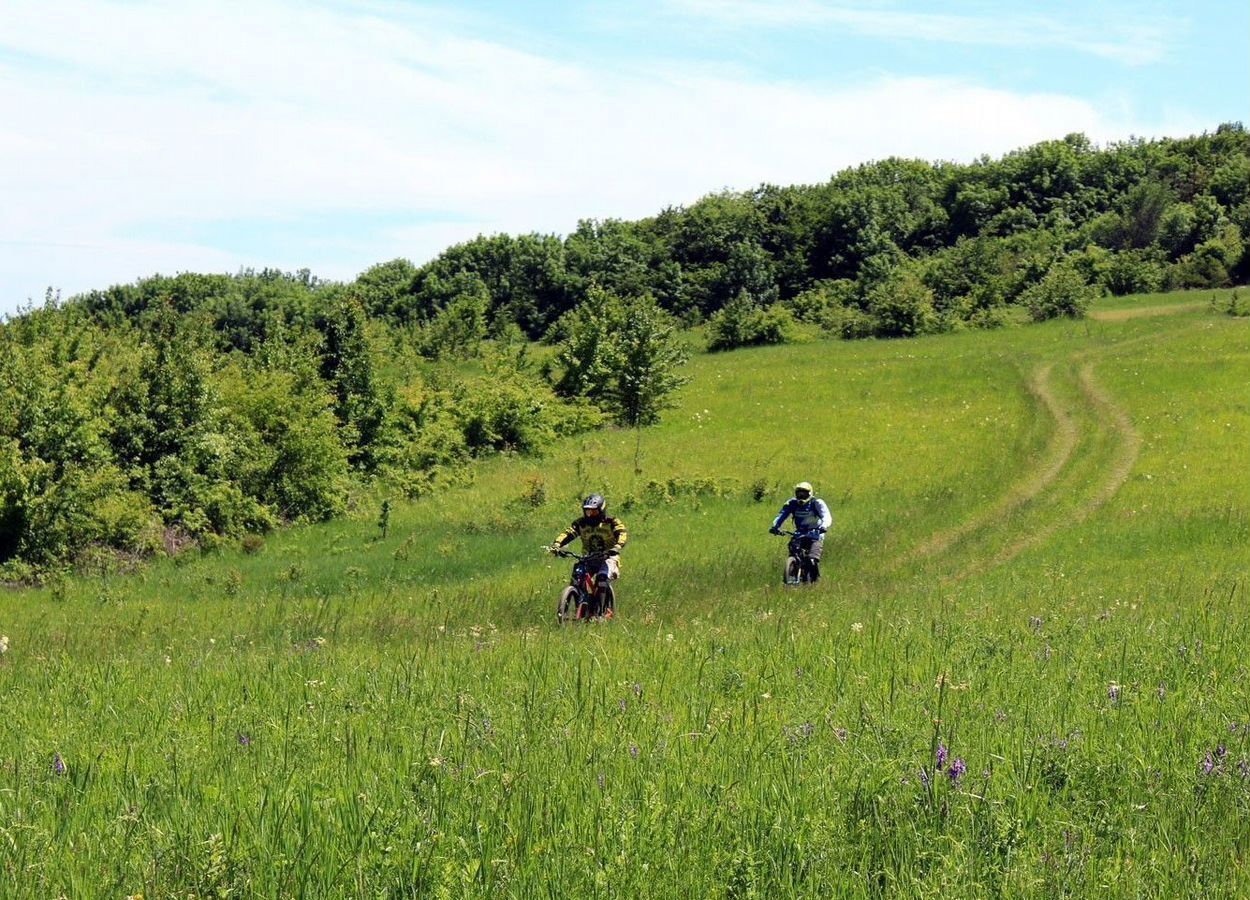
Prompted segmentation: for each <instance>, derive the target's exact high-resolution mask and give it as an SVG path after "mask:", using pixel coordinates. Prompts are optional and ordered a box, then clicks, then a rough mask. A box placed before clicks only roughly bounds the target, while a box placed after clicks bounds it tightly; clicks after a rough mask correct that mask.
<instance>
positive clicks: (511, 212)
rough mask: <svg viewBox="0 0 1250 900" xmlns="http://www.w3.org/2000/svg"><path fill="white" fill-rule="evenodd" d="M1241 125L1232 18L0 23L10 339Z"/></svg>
mask: <svg viewBox="0 0 1250 900" xmlns="http://www.w3.org/2000/svg"><path fill="white" fill-rule="evenodd" d="M1226 121H1241V122H1250V3H1246V2H1245V0H1240V2H1212V0H1196V2H1189V3H1186V4H1179V3H1174V4H1164V3H1155V2H1126V0H1125V2H1122V0H1111V2H1102V3H1098V2H1085V3H1075V2H1068V0H1057V2H1049V3H1042V2H1029V3H1015V4H1010V3H989V2H974V0H963V2H947V3H920V2H914V0H913V2H904V0H845V2H839V0H787V2H781V0H638V2H631V3H608V2H601V0H590V2H581V3H573V2H555V0H545V2H536V3H521V2H511V3H504V2H491V3H485V2H479V3H450V2H448V3H434V2H398V0H394V2H392V0H371V2H350V3H349V2H345V0H340V2H333V0H247V2H222V0H218V2H202V3H196V4H190V3H171V2H161V3H158V2H145V0H109V2H105V0H77V2H75V0H4V2H3V4H0V313H3V312H10V311H12V310H13V309H16V308H17V307H18V306H19V305H20V304H23V303H25V302H26V301H28V300H30V299H35V300H38V299H40V298H42V296H43V293H44V290H45V289H46V288H47V287H52V288H55V289H59V290H60V291H62V293H64V294H66V295H69V294H73V293H76V292H80V291H83V290H88V289H91V288H97V287H106V286H108V285H110V284H114V283H118V282H128V281H133V280H135V279H137V278H141V277H145V276H148V275H151V274H154V273H156V272H162V273H166V274H172V273H174V272H178V271H205V272H233V271H237V270H238V269H239V268H240V267H248V266H250V267H264V266H271V267H278V268H283V269H290V270H293V269H298V268H309V269H311V270H312V271H313V272H314V273H315V274H317V275H320V276H322V277H325V278H339V279H350V278H352V277H354V276H355V275H356V274H357V273H359V272H360V271H361V270H363V269H365V268H367V267H368V266H370V265H372V264H374V263H377V262H381V261H384V260H388V259H392V258H395V257H397V256H402V257H407V258H409V259H411V260H413V261H414V262H422V261H424V260H425V259H428V258H430V257H431V256H433V255H435V254H437V253H438V252H439V250H441V249H442V248H444V247H446V246H448V245H450V244H452V243H455V242H458V241H463V240H467V239H469V238H471V237H473V236H474V235H476V234H479V233H493V232H499V231H506V232H521V231H542V232H555V233H563V232H565V231H567V230H569V229H571V228H572V227H573V226H574V225H575V224H576V222H577V220H578V219H580V218H588V217H600V218H602V217H609V216H615V217H623V218H636V217H640V216H645V215H649V214H651V213H654V212H656V211H658V210H659V209H661V208H663V207H664V206H668V205H673V204H681V203H689V202H691V201H693V200H695V199H697V198H698V197H700V196H702V195H703V194H706V193H708V192H711V191H715V190H720V189H722V188H734V189H741V188H749V187H752V186H754V185H756V184H759V183H760V182H765V181H767V182H773V183H781V184H790V183H806V182H814V181H821V180H824V179H826V178H828V177H829V176H830V175H831V174H833V173H834V172H835V171H837V170H839V169H841V168H844V167H846V166H848V165H854V164H856V163H859V162H864V161H867V160H871V159H879V158H881V157H885V156H891V155H898V156H912V157H920V158H924V159H953V160H969V159H972V158H975V157H976V156H979V155H981V154H983V153H986V154H990V155H992V156H998V155H1001V154H1003V153H1005V152H1008V151H1010V150H1013V149H1015V148H1018V147H1021V146H1025V145H1027V144H1029V143H1033V142H1036V141H1039V140H1045V139H1048V138H1056V137H1062V136H1063V135H1064V134H1067V133H1069V132H1073V131H1082V132H1084V133H1086V134H1087V135H1089V137H1091V138H1092V139H1093V140H1095V141H1097V142H1099V143H1106V142H1110V141H1116V140H1123V139H1125V138H1127V137H1130V136H1133V135H1137V136H1146V137H1158V136H1179V135H1185V134H1192V133H1197V132H1201V131H1203V130H1210V129H1214V128H1215V127H1216V126H1217V125H1219V124H1220V123H1221V122H1226Z"/></svg>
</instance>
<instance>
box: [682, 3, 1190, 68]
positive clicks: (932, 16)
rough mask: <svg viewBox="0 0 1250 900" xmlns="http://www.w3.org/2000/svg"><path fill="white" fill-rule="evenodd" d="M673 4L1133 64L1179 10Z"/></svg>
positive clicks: (735, 19)
mask: <svg viewBox="0 0 1250 900" xmlns="http://www.w3.org/2000/svg"><path fill="white" fill-rule="evenodd" d="M666 4H667V6H668V8H669V9H670V10H671V11H673V12H676V13H677V14H679V15H685V16H691V17H695V18H699V19H703V20H707V21H712V22H716V23H719V24H721V25H725V26H730V27H750V28H760V27H766V28H792V27H794V26H809V27H810V26H824V27H833V28H840V29H843V30H845V31H848V32H851V33H853V34H859V35H864V36H868V37H876V38H888V39H891V40H896V41H901V42H914V41H933V42H939V43H951V44H974V45H983V46H997V47H1020V48H1028V47H1033V48H1060V49H1068V50H1075V51H1078V52H1081V53H1087V54H1090V55H1093V56H1099V57H1104V58H1106V59H1111V60H1115V61H1116V62H1120V63H1124V64H1126V65H1134V66H1136V65H1145V64H1147V63H1151V62H1156V61H1158V60H1159V59H1161V58H1162V57H1163V56H1164V54H1165V52H1166V49H1167V42H1168V38H1169V36H1172V35H1175V33H1176V32H1177V29H1178V20H1177V19H1176V18H1175V17H1163V16H1158V15H1150V16H1142V15H1141V14H1140V13H1139V12H1134V11H1130V10H1110V9H1107V8H1106V6H1105V5H1103V6H1101V7H1100V6H1098V5H1089V6H1084V7H1081V8H1079V9H1077V10H1075V11H1074V10H1073V9H1071V8H1069V9H1067V10H1063V11H1060V10H1054V11H1052V12H1044V13H1022V12H1020V11H1018V9H1016V10H1013V9H1008V8H1003V7H1000V8H996V9H994V10H993V12H992V13H990V14H985V15H968V14H958V13H941V12H938V13H935V12H920V11H915V10H908V9H901V8H896V7H891V6H883V5H881V4H879V3H862V2H861V3H858V4H847V3H829V2H822V0H666ZM1049 6H1050V7H1051V8H1052V9H1053V8H1054V4H1049Z"/></svg>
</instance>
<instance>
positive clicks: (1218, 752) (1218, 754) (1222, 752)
mask: <svg viewBox="0 0 1250 900" xmlns="http://www.w3.org/2000/svg"><path fill="white" fill-rule="evenodd" d="M1226 756H1228V750H1227V749H1225V747H1224V745H1223V744H1220V745H1219V746H1218V747H1216V748H1215V758H1216V759H1223V758H1224V757H1226Z"/></svg>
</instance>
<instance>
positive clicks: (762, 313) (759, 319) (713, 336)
mask: <svg viewBox="0 0 1250 900" xmlns="http://www.w3.org/2000/svg"><path fill="white" fill-rule="evenodd" d="M793 331H794V315H793V313H791V312H790V310H789V309H787V308H786V307H785V306H784V305H782V304H780V303H774V304H772V305H771V306H766V307H760V306H756V305H755V304H754V303H753V302H752V301H751V299H750V298H749V297H748V296H747V295H746V294H745V293H740V294H738V296H737V297H735V298H734V299H733V300H731V301H730V302H729V303H727V304H726V305H725V307H724V308H723V309H721V310H720V312H718V313H716V314H715V315H714V316H712V318H711V319H710V320H709V321H708V332H707V349H708V350H709V351H711V352H713V353H715V352H717V351H721V350H732V349H734V348H735V347H756V346H762V345H765V344H784V343H786V342H788V341H789V340H790V339H791V337H792V335H793Z"/></svg>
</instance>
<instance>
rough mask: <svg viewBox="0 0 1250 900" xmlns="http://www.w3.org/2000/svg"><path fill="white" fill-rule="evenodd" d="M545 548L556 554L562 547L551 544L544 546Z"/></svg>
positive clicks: (553, 554)
mask: <svg viewBox="0 0 1250 900" xmlns="http://www.w3.org/2000/svg"><path fill="white" fill-rule="evenodd" d="M543 549H544V550H546V551H547V552H548V553H550V554H551V555H552V556H556V555H558V554H559V553H560V547H559V546H558V545H556V544H551V545H550V546H547V547H544V548H543Z"/></svg>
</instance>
